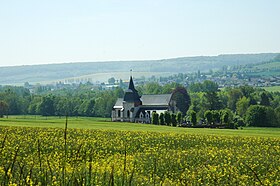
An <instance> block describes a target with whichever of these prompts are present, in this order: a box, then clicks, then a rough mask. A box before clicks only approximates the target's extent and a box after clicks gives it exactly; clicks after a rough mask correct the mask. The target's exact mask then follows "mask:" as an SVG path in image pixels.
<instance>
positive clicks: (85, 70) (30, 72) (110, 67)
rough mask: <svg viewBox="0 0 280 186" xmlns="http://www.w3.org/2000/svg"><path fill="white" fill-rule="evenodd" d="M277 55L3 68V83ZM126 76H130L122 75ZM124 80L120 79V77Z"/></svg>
mask: <svg viewBox="0 0 280 186" xmlns="http://www.w3.org/2000/svg"><path fill="white" fill-rule="evenodd" d="M276 56H277V54H276V53H263V54H229V55H219V56H197V57H181V58H172V59H163V60H143V61H110V62H81V63H62V64H46V65H28V66H14V67H0V72H1V73H0V84H2V85H3V84H23V83H24V82H29V83H50V82H56V81H60V80H64V79H71V78H85V79H86V78H88V79H87V80H91V81H93V82H96V81H103V80H104V79H108V77H112V76H116V77H118V75H117V74H122V75H126V77H127V74H128V73H129V71H130V69H133V71H134V72H136V74H137V72H138V74H137V75H139V76H142V75H143V74H144V75H146V74H150V76H152V75H157V74H160V75H164V74H166V75H167V74H172V73H173V74H174V73H179V72H182V73H187V72H193V71H197V70H200V71H209V70H210V69H213V70H215V69H220V68H222V67H223V66H231V65H246V64H257V63H263V62H267V61H270V60H272V59H274V58H275V57H276ZM123 73H127V74H123ZM119 77H121V76H119Z"/></svg>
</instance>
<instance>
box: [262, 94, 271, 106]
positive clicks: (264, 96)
mask: <svg viewBox="0 0 280 186" xmlns="http://www.w3.org/2000/svg"><path fill="white" fill-rule="evenodd" d="M270 97H271V96H270V95H269V94H268V93H267V92H262V93H261V102H260V105H263V106H270V100H269V98H270Z"/></svg>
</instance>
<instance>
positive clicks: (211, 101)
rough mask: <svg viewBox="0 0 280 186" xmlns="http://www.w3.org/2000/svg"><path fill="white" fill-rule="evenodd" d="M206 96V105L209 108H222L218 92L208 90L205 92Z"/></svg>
mask: <svg viewBox="0 0 280 186" xmlns="http://www.w3.org/2000/svg"><path fill="white" fill-rule="evenodd" d="M204 97H205V99H206V100H205V101H206V102H205V103H204V104H205V105H204V106H205V107H206V108H207V109H208V110H219V109H221V108H222V103H221V100H220V98H219V96H218V94H217V92H213V91H208V92H206V93H205V94H204Z"/></svg>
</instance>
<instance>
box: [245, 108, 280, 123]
mask: <svg viewBox="0 0 280 186" xmlns="http://www.w3.org/2000/svg"><path fill="white" fill-rule="evenodd" d="M276 118H277V113H275V111H274V109H272V108H271V107H267V106H262V105H251V106H250V107H249V108H248V110H247V112H246V124H247V125H248V126H256V127H273V126H277V125H278V126H279V124H278V121H277V119H276Z"/></svg>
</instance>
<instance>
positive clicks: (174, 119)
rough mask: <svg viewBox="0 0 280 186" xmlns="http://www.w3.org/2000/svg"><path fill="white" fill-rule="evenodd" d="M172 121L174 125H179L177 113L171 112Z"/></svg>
mask: <svg viewBox="0 0 280 186" xmlns="http://www.w3.org/2000/svg"><path fill="white" fill-rule="evenodd" d="M171 123H172V126H173V127H176V126H177V120H176V115H175V114H173V113H172V114H171Z"/></svg>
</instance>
